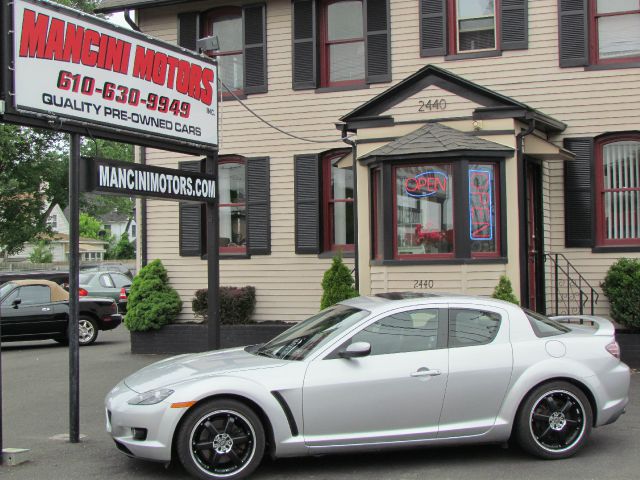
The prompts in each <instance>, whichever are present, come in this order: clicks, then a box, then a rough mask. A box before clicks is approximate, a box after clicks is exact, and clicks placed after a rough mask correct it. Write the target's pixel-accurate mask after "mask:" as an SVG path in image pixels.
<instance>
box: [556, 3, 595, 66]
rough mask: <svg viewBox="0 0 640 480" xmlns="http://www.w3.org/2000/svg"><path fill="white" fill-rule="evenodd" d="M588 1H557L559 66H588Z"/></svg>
mask: <svg viewBox="0 0 640 480" xmlns="http://www.w3.org/2000/svg"><path fill="white" fill-rule="evenodd" d="M588 3H589V2H588V0H558V13H559V14H558V19H559V20H558V21H559V25H558V28H559V30H560V40H559V42H560V66H561V67H581V66H585V65H588V64H589V48H588V38H589V30H588V21H589V12H588Z"/></svg>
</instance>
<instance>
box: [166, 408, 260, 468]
mask: <svg viewBox="0 0 640 480" xmlns="http://www.w3.org/2000/svg"><path fill="white" fill-rule="evenodd" d="M177 442H178V443H177V451H178V457H179V458H180V462H181V463H182V465H183V466H184V468H185V469H186V470H187V471H188V472H189V473H191V474H192V475H194V476H195V477H198V478H201V479H204V480H211V479H226V480H237V479H241V478H246V477H247V476H248V475H250V474H251V473H252V472H253V471H254V470H255V469H256V468H257V466H258V465H259V464H260V461H261V460H262V456H263V454H264V448H265V433H264V427H263V426H262V422H261V421H260V419H259V418H258V416H257V415H256V414H255V412H254V411H253V410H252V409H251V408H249V407H248V406H246V405H245V404H243V403H241V402H237V401H235V400H211V401H208V402H205V403H203V404H201V405H198V406H196V407H195V408H193V409H192V410H191V411H189V412H188V413H187V416H186V417H185V419H184V421H183V422H182V424H181V425H180V428H179V430H178V437H177Z"/></svg>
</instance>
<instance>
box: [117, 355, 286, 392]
mask: <svg viewBox="0 0 640 480" xmlns="http://www.w3.org/2000/svg"><path fill="white" fill-rule="evenodd" d="M285 363H286V362H285V361H283V360H280V359H273V358H267V357H263V356H260V355H253V354H251V353H248V352H246V351H245V350H244V348H233V349H227V350H216V351H212V352H204V353H194V354H188V355H179V356H177V357H171V358H167V359H166V360H161V361H160V362H156V363H154V364H151V365H149V366H148V367H145V368H143V369H142V370H138V371H137V372H136V373H134V374H133V375H130V376H128V377H127V378H125V380H124V383H125V384H126V385H127V387H129V388H130V389H131V390H134V391H135V392H137V393H143V392H148V391H149V390H154V389H156V388H163V387H169V386H170V385H174V384H176V383H182V382H185V381H190V380H195V379H198V378H204V377H209V376H214V375H222V374H229V373H237V372H242V371H246V370H255V369H259V368H274V367H279V366H281V365H284V364H285Z"/></svg>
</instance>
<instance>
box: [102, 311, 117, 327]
mask: <svg viewBox="0 0 640 480" xmlns="http://www.w3.org/2000/svg"><path fill="white" fill-rule="evenodd" d="M121 323H122V315H121V314H119V313H114V314H113V315H107V316H105V317H102V318H101V319H100V330H113V329H114V328H116V327H117V326H118V325H120V324H121Z"/></svg>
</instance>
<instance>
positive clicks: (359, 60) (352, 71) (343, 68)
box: [329, 42, 364, 82]
mask: <svg viewBox="0 0 640 480" xmlns="http://www.w3.org/2000/svg"><path fill="white" fill-rule="evenodd" d="M362 79H364V42H353V43H341V44H338V45H330V46H329V81H330V82H342V81H345V80H362Z"/></svg>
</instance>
